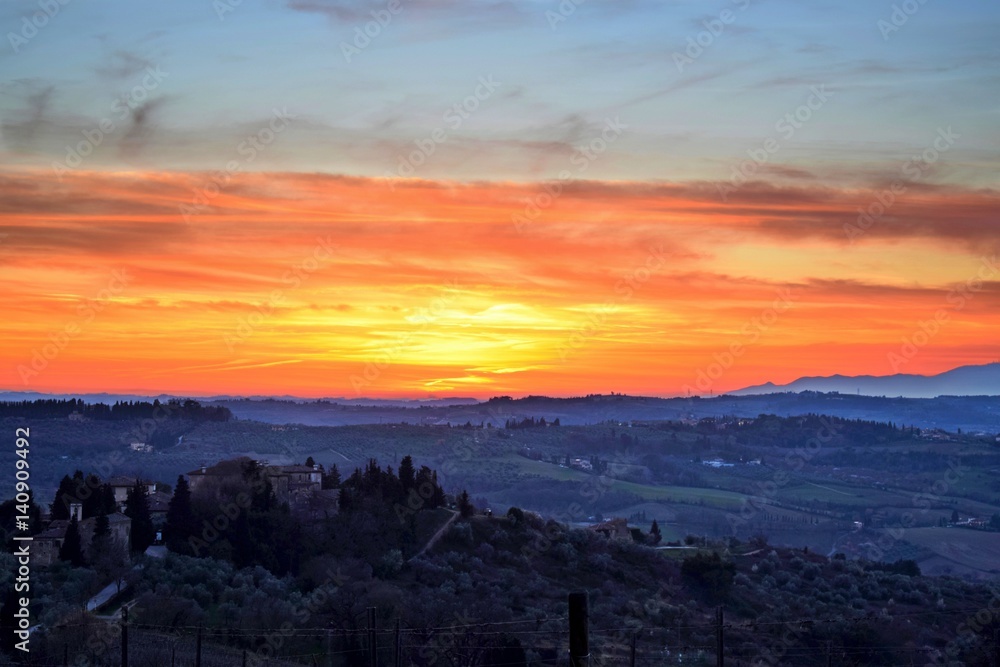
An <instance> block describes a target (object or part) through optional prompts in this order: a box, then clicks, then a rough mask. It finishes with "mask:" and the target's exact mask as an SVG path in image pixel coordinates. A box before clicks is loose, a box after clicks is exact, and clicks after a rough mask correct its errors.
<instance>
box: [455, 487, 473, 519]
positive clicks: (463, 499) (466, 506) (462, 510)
mask: <svg viewBox="0 0 1000 667" xmlns="http://www.w3.org/2000/svg"><path fill="white" fill-rule="evenodd" d="M458 512H459V514H461V515H462V518H463V519H468V518H469V517H470V516H472V515H473V514H475V513H476V508H475V507H473V506H472V501H470V500H469V492H468V491H465V490H464V489H463V490H462V493H461V494H459V496H458Z"/></svg>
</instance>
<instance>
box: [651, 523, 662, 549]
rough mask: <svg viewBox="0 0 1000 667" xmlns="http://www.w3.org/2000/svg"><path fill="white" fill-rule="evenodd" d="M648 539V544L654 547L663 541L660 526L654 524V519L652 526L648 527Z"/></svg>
mask: <svg viewBox="0 0 1000 667" xmlns="http://www.w3.org/2000/svg"><path fill="white" fill-rule="evenodd" d="M649 538H650V539H649V543H650V544H652V545H653V546H654V547H655V546H656V545H657V544H659V543H660V540H662V539H663V535H661V534H660V524H658V523H656V519H653V525H652V526H650V527H649Z"/></svg>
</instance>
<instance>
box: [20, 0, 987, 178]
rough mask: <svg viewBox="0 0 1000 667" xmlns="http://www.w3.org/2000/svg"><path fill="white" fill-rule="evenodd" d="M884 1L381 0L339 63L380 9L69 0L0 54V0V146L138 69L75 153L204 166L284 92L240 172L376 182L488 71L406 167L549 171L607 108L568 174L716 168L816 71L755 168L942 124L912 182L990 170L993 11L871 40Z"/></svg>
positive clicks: (517, 173) (965, 11)
mask: <svg viewBox="0 0 1000 667" xmlns="http://www.w3.org/2000/svg"><path fill="white" fill-rule="evenodd" d="M893 4H894V3H891V2H860V1H849V2H838V3H795V2H788V1H780V0H750V1H749V2H746V1H745V0H739V2H722V1H720V2H644V1H640V0H636V1H634V2H615V3H607V2H596V1H595V0H588V1H587V2H584V3H582V4H580V5H579V6H576V5H572V4H571V3H570V2H569V0H567V2H564V3H563V4H562V7H563V14H564V15H563V16H561V18H564V19H565V20H562V21H559V22H558V23H554V22H553V20H552V17H553V16H554V14H553V13H554V12H555V13H558V12H559V11H560V4H559V3H558V2H554V1H553V2H549V1H542V2H540V1H527V0H509V1H500V0H497V1H489V2H481V1H475V0H473V1H463V2H458V1H450V0H400V10H399V12H398V13H397V14H396V15H395V16H393V17H392V20H391V21H390V22H389V24H388V25H386V26H385V27H383V28H381V29H380V32H379V34H378V35H377V36H376V37H375V38H374V39H372V40H371V43H370V44H369V45H368V46H367V47H366V48H365V49H363V50H362V51H361V52H360V53H356V54H353V56H352V57H351V62H347V59H346V58H345V57H344V54H343V48H342V45H343V43H345V42H346V43H350V42H351V41H352V39H353V38H354V34H355V33H354V30H355V28H357V27H361V28H363V27H364V25H365V23H366V22H367V21H370V20H371V16H370V12H372V11H379V10H384V9H385V8H386V7H387V2H378V1H376V2H367V1H354V0H330V1H323V0H301V1H287V2H285V1H282V2H278V1H268V2H257V1H254V0H244V1H243V2H242V3H240V4H239V5H233V6H231V7H230V6H229V5H222V4H220V3H213V2H211V1H209V0H205V1H204V2H202V1H198V2H182V3H171V4H169V5H165V4H161V3H153V2H119V1H107V2H85V1H83V0H74V1H71V2H69V3H68V4H66V5H65V6H61V7H60V9H59V11H58V13H57V14H56V15H55V16H53V17H52V18H51V19H50V20H49V21H48V24H47V25H45V26H44V27H43V28H41V29H40V30H38V34H37V35H35V36H33V37H32V38H31V39H30V40H28V41H27V43H22V44H19V45H18V52H17V53H15V52H14V47H13V46H12V44H11V37H10V34H11V33H13V34H20V33H21V30H22V25H21V24H22V20H23V17H25V16H29V17H30V16H31V15H33V14H36V13H37V12H39V11H40V10H39V5H38V3H37V2H7V3H4V5H3V7H2V10H0V24H2V25H3V27H4V30H5V33H7V39H5V40H4V42H5V43H4V44H3V45H2V46H3V47H4V48H3V49H2V50H0V51H2V52H0V72H2V77H0V81H2V92H3V95H2V101H0V115H2V116H0V117H2V122H3V126H2V127H3V129H4V137H5V149H6V150H5V158H6V160H7V161H8V162H16V163H21V164H24V163H34V162H38V163H41V164H45V163H47V162H49V161H51V158H52V157H53V156H55V157H59V156H61V155H63V154H64V152H65V151H64V148H65V146H66V145H67V143H68V142H70V141H71V140H73V139H74V137H76V136H78V135H79V133H80V132H82V131H83V130H84V129H87V128H88V127H93V126H94V125H95V124H96V123H99V121H100V120H101V119H102V118H104V117H105V116H108V115H109V109H110V108H111V105H112V104H113V102H114V100H115V99H118V98H119V97H120V96H121V95H122V94H123V93H125V92H127V91H128V90H130V89H131V88H132V87H134V86H135V85H138V84H139V82H141V80H142V77H143V71H144V70H145V68H146V67H149V66H152V67H159V68H160V69H161V70H162V71H163V72H166V73H167V76H166V78H165V79H164V80H163V82H162V83H161V84H160V85H158V86H157V88H156V89H155V90H153V91H150V93H149V96H148V97H149V100H151V101H152V103H151V104H150V106H149V108H148V109H146V110H145V113H144V114H143V118H142V125H143V126H142V128H140V130H141V131H140V130H137V131H135V132H134V133H133V135H134V136H133V137H132V138H133V139H134V141H132V144H131V145H132V149H131V150H128V151H122V150H114V149H113V148H112V142H109V143H108V144H107V145H106V146H104V147H103V150H98V151H96V152H95V155H94V158H93V162H92V164H95V165H97V164H100V165H102V166H103V167H106V168H113V169H121V168H149V167H151V166H155V167H166V168H177V169H216V168H219V167H220V163H222V164H224V163H225V161H226V160H227V159H229V157H228V156H230V155H231V154H232V152H233V150H234V146H236V145H237V144H238V143H239V141H240V138H241V136H245V134H246V133H247V132H249V131H255V130H256V128H258V127H260V126H261V124H262V123H264V122H266V119H267V118H268V117H269V116H270V114H271V111H272V109H274V108H285V109H288V111H289V112H290V113H292V114H295V115H296V122H295V123H293V126H292V128H291V129H290V131H289V132H287V133H286V134H284V135H283V136H282V137H281V138H280V140H279V141H276V142H275V143H274V145H273V146H272V147H270V148H269V150H268V151H266V152H262V153H261V155H260V156H259V159H257V160H255V164H254V165H249V168H254V169H277V170H288V171H298V170H301V171H314V170H316V171H325V172H332V173H346V174H353V175H369V176H378V175H382V174H384V173H386V171H387V170H388V171H392V170H395V169H396V167H397V164H398V159H397V158H398V157H399V156H400V155H405V154H406V153H407V152H408V151H410V150H411V149H412V144H413V141H414V140H417V139H421V138H424V137H426V136H427V135H428V134H429V133H430V132H432V131H433V130H434V129H435V128H437V127H440V126H442V114H443V113H444V112H445V111H446V110H447V109H448V108H449V107H451V106H452V105H454V104H455V103H458V102H461V101H462V100H463V99H465V98H466V97H467V96H469V95H470V94H472V93H473V91H474V89H475V87H476V85H477V81H478V79H479V77H481V76H489V75H492V76H493V77H494V78H495V80H496V81H498V82H499V83H500V84H501V85H500V87H499V88H498V90H497V91H496V93H495V94H493V95H492V96H490V98H489V99H487V100H484V101H483V102H482V104H481V105H480V106H479V108H478V109H477V110H476V112H475V113H473V114H471V115H470V117H469V118H468V119H467V120H466V121H465V122H464V123H463V124H462V126H461V127H460V128H458V129H457V130H455V131H452V132H449V136H448V139H447V141H445V142H443V143H441V145H440V146H439V147H438V148H439V150H438V151H437V152H436V154H435V155H434V156H432V159H429V160H428V161H427V164H426V165H425V166H424V168H423V170H422V173H421V175H423V176H426V177H433V178H451V179H469V178H473V179H489V180H495V179H501V180H536V179H543V178H553V177H555V175H556V174H557V173H558V172H559V170H560V169H562V168H563V167H564V166H565V163H566V160H567V159H568V158H569V157H570V156H571V155H572V153H573V151H574V146H575V145H579V144H580V143H586V142H588V141H590V140H591V139H592V138H593V137H594V136H597V133H599V131H600V128H601V127H602V126H603V124H604V123H605V120H606V119H608V118H614V117H619V118H620V120H621V122H622V123H624V124H626V125H627V126H628V131H627V132H626V133H625V134H624V136H623V137H622V140H621V141H620V142H618V143H617V144H616V146H615V147H614V150H613V151H609V152H608V155H607V156H605V157H604V158H603V159H601V160H599V161H595V164H594V165H593V168H592V171H590V172H589V175H590V176H592V177H596V178H603V179H614V180H619V179H620V180H658V179H664V180H672V181H675V180H709V181H712V180H724V179H726V178H728V175H729V173H730V171H731V169H732V168H733V166H734V165H736V164H738V163H739V162H740V161H741V160H743V159H745V157H746V155H745V152H746V150H748V149H752V148H755V147H758V146H759V145H760V144H761V143H762V142H763V141H764V140H766V139H767V138H768V137H769V136H772V135H774V134H775V131H774V127H775V123H776V122H777V121H778V120H780V119H781V118H782V117H783V116H784V115H785V114H786V113H789V112H794V110H795V109H797V108H798V107H799V106H800V105H801V104H803V103H804V102H806V101H807V99H808V97H809V87H810V86H812V85H825V86H826V88H827V89H828V90H829V91H831V93H832V95H831V97H830V100H829V101H828V102H827V103H826V104H824V105H823V107H822V108H821V109H819V110H818V111H816V113H815V114H814V116H813V117H812V118H810V120H809V122H808V123H805V124H804V125H803V127H802V128H801V129H800V130H797V131H796V133H795V136H794V137H791V138H790V139H788V140H785V141H783V142H782V145H781V147H780V151H779V153H777V154H776V155H775V156H774V158H775V159H774V160H772V164H778V165H782V166H787V167H791V168H795V169H803V170H806V171H809V172H811V173H816V174H818V175H821V176H822V177H823V178H825V179H833V180H837V181H848V182H849V181H851V180H852V179H859V178H866V177H877V176H878V174H880V173H886V171H887V170H888V171H889V172H891V171H892V170H894V169H895V168H896V165H898V163H899V162H900V161H901V160H902V159H905V157H906V156H907V155H908V152H912V151H915V150H923V148H925V147H926V146H927V145H928V142H930V141H932V140H933V138H934V133H935V131H936V129H937V128H938V127H946V126H949V125H951V126H954V129H955V131H956V132H958V133H959V134H961V135H962V139H961V141H959V142H958V143H957V144H956V146H955V147H954V150H953V151H952V152H951V153H950V154H949V156H948V157H949V159H948V164H947V169H941V170H940V171H936V172H935V175H934V177H935V178H937V179H940V180H942V181H959V182H962V183H963V184H965V185H992V184H995V182H996V176H995V173H996V167H997V153H998V148H1000V132H998V129H997V128H998V127H1000V124H998V122H997V121H998V113H1000V95H998V92H1000V67H998V64H1000V62H998V61H1000V43H998V42H997V40H996V38H995V36H996V34H997V27H998V23H1000V6H998V5H996V4H994V3H984V2H978V1H977V2H973V1H959V2H943V1H939V0H938V1H936V0H926V2H924V3H923V4H922V5H921V4H919V3H918V2H917V0H913V5H912V6H911V7H910V8H911V9H912V7H919V9H917V11H915V12H914V13H913V14H912V15H910V16H908V17H907V21H906V22H905V23H904V24H902V25H901V26H900V27H899V29H898V30H896V31H893V32H891V33H889V34H888V39H885V38H884V37H883V31H882V30H881V29H880V28H879V25H878V22H879V21H880V20H886V21H889V20H891V17H892V14H893ZM895 4H896V5H897V6H901V5H902V3H895ZM567 7H575V9H574V10H573V11H572V13H569V12H567V11H566V8H567ZM225 8H229V9H231V11H224V9H225ZM726 11H728V12H731V15H729V19H730V22H729V24H728V25H725V27H724V30H723V31H722V33H721V34H719V35H717V36H711V39H707V37H708V33H703V31H704V30H705V29H706V28H705V25H704V22H705V21H712V20H713V19H718V18H719V17H720V16H723V12H726ZM553 23H554V26H553ZM699 33H703V34H702V41H703V42H704V43H706V44H707V46H706V47H705V48H704V51H703V52H702V53H701V54H700V55H699V56H698V57H697V58H696V59H695V60H694V61H693V62H690V63H686V64H685V65H684V67H683V68H682V71H679V69H680V68H678V66H677V64H676V62H675V57H674V54H676V53H683V52H684V51H685V49H686V48H687V44H688V39H689V38H692V39H697V38H698V37H699ZM134 120H135V119H134V118H131V117H130V118H129V119H128V121H129V122H132V121H134ZM118 131H119V132H122V133H125V132H128V129H127V128H125V127H120V128H119V130H118ZM116 135H117V132H116ZM114 138H117V136H116V137H114Z"/></svg>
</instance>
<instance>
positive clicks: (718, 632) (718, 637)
mask: <svg viewBox="0 0 1000 667" xmlns="http://www.w3.org/2000/svg"><path fill="white" fill-rule="evenodd" d="M722 622H723V615H722V605H719V608H718V609H716V610H715V664H716V665H717V667H724V665H725V664H726V658H725V655H724V649H725V640H724V638H723V636H722Z"/></svg>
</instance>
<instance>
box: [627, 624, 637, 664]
mask: <svg viewBox="0 0 1000 667" xmlns="http://www.w3.org/2000/svg"><path fill="white" fill-rule="evenodd" d="M628 664H629V667H635V633H634V632H633V633H632V645H631V646H630V647H629V653H628Z"/></svg>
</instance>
